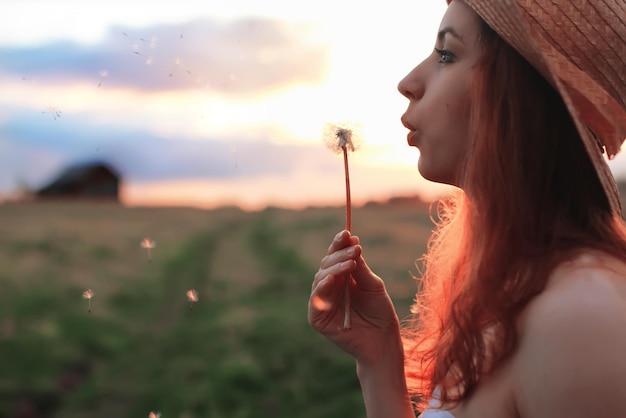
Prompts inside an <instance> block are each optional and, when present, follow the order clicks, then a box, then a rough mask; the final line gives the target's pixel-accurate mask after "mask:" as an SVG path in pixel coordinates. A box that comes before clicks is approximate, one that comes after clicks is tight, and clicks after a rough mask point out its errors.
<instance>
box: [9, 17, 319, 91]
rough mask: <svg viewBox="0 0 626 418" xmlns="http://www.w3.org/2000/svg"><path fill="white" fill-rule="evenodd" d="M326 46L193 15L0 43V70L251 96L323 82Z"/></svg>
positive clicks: (287, 30)
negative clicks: (97, 37) (88, 39)
mask: <svg viewBox="0 0 626 418" xmlns="http://www.w3.org/2000/svg"><path fill="white" fill-rule="evenodd" d="M328 62H329V46H328V45H326V44H321V43H318V42H315V41H314V36H313V30H312V28H307V27H306V26H302V25H294V24H289V23H286V22H283V21H278V20H268V19H261V18H250V19H245V20H235V21H230V22H222V21H216V20H208V19H202V20H195V21H191V22H187V23H181V24H176V25H163V24H162V25H155V26H151V27H145V28H142V29H140V30H137V29H130V28H125V27H122V26H117V27H113V28H111V29H110V31H109V32H108V34H107V36H106V37H105V38H104V39H103V41H102V42H101V43H100V44H96V45H80V44H76V43H72V42H67V41H65V42H55V43H51V44H47V45H42V46H38V47H14V48H10V47H4V48H0V72H4V73H13V74H16V75H17V76H19V77H22V78H36V79H38V80H41V81H45V82H52V83H54V82H75V81H85V82H87V83H94V84H100V85H103V86H111V87H122V88H131V89H138V90H184V89H198V88H202V89H210V90H216V91H219V92H221V93H226V94H258V93H263V92H265V91H267V90H270V89H275V88H280V87H282V86H287V85H291V84H297V83H319V82H321V81H323V79H324V77H325V75H326V71H327V66H328Z"/></svg>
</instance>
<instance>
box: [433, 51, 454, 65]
mask: <svg viewBox="0 0 626 418" xmlns="http://www.w3.org/2000/svg"><path fill="white" fill-rule="evenodd" d="M435 52H437V54H439V63H440V64H450V63H451V62H454V58H455V56H454V54H453V53H452V52H450V51H448V50H447V49H439V48H435Z"/></svg>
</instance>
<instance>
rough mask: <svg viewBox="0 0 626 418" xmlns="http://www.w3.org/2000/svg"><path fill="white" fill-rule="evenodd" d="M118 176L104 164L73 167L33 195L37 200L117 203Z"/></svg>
mask: <svg viewBox="0 0 626 418" xmlns="http://www.w3.org/2000/svg"><path fill="white" fill-rule="evenodd" d="M120 181H121V180H120V175H119V174H118V173H117V171H116V170H114V169H113V168H112V167H111V166H109V165H108V164H105V163H101V162H98V163H87V164H80V165H75V166H72V167H69V168H67V169H66V170H65V171H63V172H62V173H61V174H60V175H59V176H58V177H57V178H56V179H55V180H53V181H52V182H51V183H50V184H48V185H47V186H45V187H43V188H41V189H39V190H38V191H37V192H36V193H35V194H36V196H37V198H39V199H67V198H70V199H94V200H110V201H119V189H120Z"/></svg>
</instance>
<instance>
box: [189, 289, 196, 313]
mask: <svg viewBox="0 0 626 418" xmlns="http://www.w3.org/2000/svg"><path fill="white" fill-rule="evenodd" d="M187 300H188V301H189V302H191V304H190V305H189V309H192V308H193V304H194V303H198V292H196V290H195V289H189V290H188V291H187Z"/></svg>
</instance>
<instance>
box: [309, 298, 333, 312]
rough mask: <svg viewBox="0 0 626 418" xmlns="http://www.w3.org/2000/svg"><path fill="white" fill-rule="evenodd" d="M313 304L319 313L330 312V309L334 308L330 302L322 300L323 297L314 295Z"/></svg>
mask: <svg viewBox="0 0 626 418" xmlns="http://www.w3.org/2000/svg"><path fill="white" fill-rule="evenodd" d="M311 303H312V304H313V307H314V308H315V309H317V310H318V311H329V310H330V308H331V307H332V306H333V305H332V304H331V303H330V302H328V301H327V300H325V299H322V298H321V297H319V296H317V295H314V296H313V297H312V298H311Z"/></svg>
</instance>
